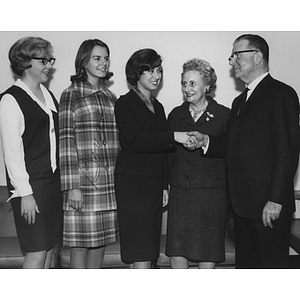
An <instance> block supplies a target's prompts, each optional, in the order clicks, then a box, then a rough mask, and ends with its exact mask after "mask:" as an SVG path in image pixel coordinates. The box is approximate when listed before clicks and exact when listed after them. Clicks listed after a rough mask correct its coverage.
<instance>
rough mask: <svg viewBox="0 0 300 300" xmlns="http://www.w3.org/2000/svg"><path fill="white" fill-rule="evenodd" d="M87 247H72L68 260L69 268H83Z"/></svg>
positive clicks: (84, 266)
mask: <svg viewBox="0 0 300 300" xmlns="http://www.w3.org/2000/svg"><path fill="white" fill-rule="evenodd" d="M87 251H88V249H87V248H78V247H72V248H71V254H70V260H71V269H85V268H86V257H87Z"/></svg>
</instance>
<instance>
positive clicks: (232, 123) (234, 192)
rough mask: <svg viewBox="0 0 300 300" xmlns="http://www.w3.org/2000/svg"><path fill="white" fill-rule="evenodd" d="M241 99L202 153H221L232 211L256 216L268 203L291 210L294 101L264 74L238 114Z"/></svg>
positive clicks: (296, 139)
mask: <svg viewBox="0 0 300 300" xmlns="http://www.w3.org/2000/svg"><path fill="white" fill-rule="evenodd" d="M240 102H241V96H238V97H237V98H236V99H235V100H234V101H233V104H232V110H231V113H230V118H229V121H228V126H227V130H226V134H224V135H223V136H222V138H221V139H220V138H219V137H213V136H211V137H210V145H209V149H208V152H207V155H209V156H211V155H213V156H215V155H225V156H226V162H227V176H228V187H229V192H230V198H231V202H232V206H233V209H234V211H235V212H236V213H237V214H238V215H240V216H242V217H246V218H261V216H262V211H263V208H264V206H265V204H266V202H267V201H273V202H276V203H280V204H282V205H283V208H282V211H281V216H287V215H291V214H292V213H293V212H294V211H295V200H294V184H293V178H294V175H295V172H296V170H297V167H298V160H299V143H300V131H299V100H298V96H297V94H296V92H295V91H294V90H293V89H292V88H291V87H290V86H287V85H286V84H284V83H282V82H280V81H277V80H275V79H273V78H272V77H271V76H270V75H267V76H266V77H265V78H264V79H263V80H262V81H261V82H260V83H259V84H258V85H257V87H256V88H255V90H254V91H253V93H252V94H251V96H250V98H249V99H248V101H247V103H246V105H245V107H244V108H243V112H242V113H240V114H239V116H237V111H238V109H239V107H240Z"/></svg>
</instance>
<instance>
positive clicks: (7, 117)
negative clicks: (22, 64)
mask: <svg viewBox="0 0 300 300" xmlns="http://www.w3.org/2000/svg"><path fill="white" fill-rule="evenodd" d="M14 85H16V86H18V87H20V88H22V89H23V90H24V91H25V92H26V93H27V94H28V95H29V96H30V97H31V98H32V99H33V100H34V101H35V102H36V103H37V104H38V105H39V106H40V107H41V108H42V109H43V110H44V111H45V113H46V114H47V115H48V116H49V125H50V126H49V140H50V156H51V157H50V161H51V167H52V171H53V172H54V171H55V169H56V167H57V165H56V136H55V130H54V120H53V116H52V111H51V110H53V111H55V112H57V110H56V107H55V105H54V102H53V99H52V97H51V95H50V93H49V92H48V90H47V89H46V88H45V87H44V86H43V85H42V84H41V85H40V87H41V90H42V93H43V95H44V98H45V102H46V103H45V105H44V104H43V103H41V101H39V100H38V98H37V97H36V96H35V95H34V93H33V92H32V91H31V90H30V89H29V88H28V86H27V85H26V84H25V83H24V82H23V81H21V80H20V79H18V80H17V81H16V82H15V84H14ZM24 131H25V120H24V116H23V113H22V111H21V109H20V106H19V105H18V103H17V101H16V99H15V98H14V97H13V96H12V95H10V94H6V95H4V96H3V97H2V100H1V101H0V138H1V145H2V149H3V154H4V162H5V165H6V168H7V171H8V175H9V178H10V180H11V183H12V185H13V187H14V190H13V191H12V193H13V194H12V196H11V197H10V198H9V199H8V200H7V201H9V200H10V199H11V198H15V197H22V196H27V195H30V194H32V193H33V191H32V187H31V186H30V184H29V175H28V173H27V171H26V166H25V160H24V147H23V139H22V134H23V133H24Z"/></svg>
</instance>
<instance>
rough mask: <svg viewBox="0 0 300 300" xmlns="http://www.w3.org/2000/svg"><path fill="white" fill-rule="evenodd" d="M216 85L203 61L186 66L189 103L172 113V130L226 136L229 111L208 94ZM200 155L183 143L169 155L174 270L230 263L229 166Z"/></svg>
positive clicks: (169, 236)
mask: <svg viewBox="0 0 300 300" xmlns="http://www.w3.org/2000/svg"><path fill="white" fill-rule="evenodd" d="M216 80H217V76H216V74H215V71H214V69H213V68H212V67H211V66H210V64H209V63H208V62H206V61H204V60H200V59H191V60H189V61H187V62H186V63H185V64H184V65H183V73H182V78H181V85H182V92H183V95H184V98H185V100H186V101H185V102H184V103H183V104H182V105H181V106H179V107H176V108H174V109H173V111H172V112H171V113H170V115H169V118H168V122H169V127H170V130H173V131H200V132H205V133H210V134H213V135H220V134H222V132H223V131H224V130H225V128H226V123H227V120H228V116H229V109H228V108H226V107H224V106H222V105H220V104H218V103H217V102H216V101H215V100H214V99H213V98H212V97H210V96H209V95H208V94H209V93H210V92H211V91H212V90H214V88H215V83H216ZM199 151H202V149H198V150H195V151H189V150H187V149H186V148H185V147H184V146H183V145H179V144H178V145H177V147H176V149H175V151H173V152H172V153H171V154H170V181H169V183H170V185H171V189H170V199H169V200H170V201H169V212H168V224H167V245H166V254H167V255H168V256H170V260H171V267H172V268H188V261H189V260H191V261H197V262H198V263H199V268H214V267H215V263H216V262H222V261H224V260H225V249H224V237H225V221H226V213H227V200H226V192H225V164H224V160H223V159H221V158H203V157H202V156H201V155H199Z"/></svg>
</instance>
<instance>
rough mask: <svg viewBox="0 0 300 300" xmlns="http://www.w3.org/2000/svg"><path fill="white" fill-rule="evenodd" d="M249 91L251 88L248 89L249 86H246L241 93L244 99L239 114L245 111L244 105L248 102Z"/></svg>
mask: <svg viewBox="0 0 300 300" xmlns="http://www.w3.org/2000/svg"><path fill="white" fill-rule="evenodd" d="M248 91H249V89H248V88H245V89H244V91H243V92H242V94H241V98H242V101H241V106H240V109H239V112H238V115H239V114H240V113H241V112H242V111H243V108H244V106H245V104H246V100H247V93H248Z"/></svg>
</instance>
